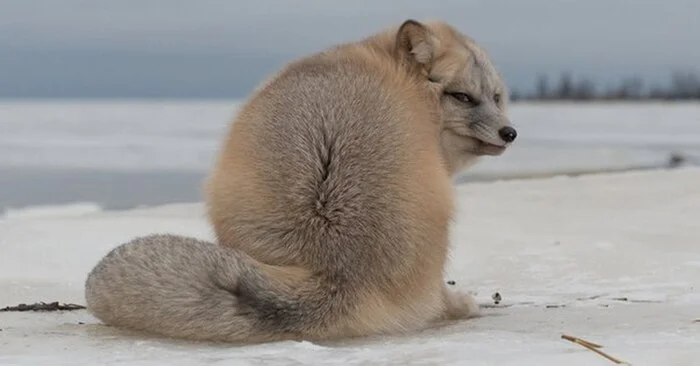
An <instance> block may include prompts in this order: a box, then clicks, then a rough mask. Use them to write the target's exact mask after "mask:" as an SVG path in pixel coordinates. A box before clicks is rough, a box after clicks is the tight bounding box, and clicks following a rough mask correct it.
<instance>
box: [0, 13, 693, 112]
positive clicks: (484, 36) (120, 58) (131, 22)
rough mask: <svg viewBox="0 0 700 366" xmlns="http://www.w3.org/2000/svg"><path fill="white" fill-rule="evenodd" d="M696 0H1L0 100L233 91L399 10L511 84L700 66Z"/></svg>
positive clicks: (658, 75) (651, 77)
mask: <svg viewBox="0 0 700 366" xmlns="http://www.w3.org/2000/svg"><path fill="white" fill-rule="evenodd" d="M698 14H700V1H697V0H663V1H662V0H657V1H649V0H635V1H632V0H629V1H621V0H579V1H565V0H511V1H503V0H501V1H497V0H490V1H488V0H462V1H458V0H441V1H438V0H435V1H427V0H425V1H413V0H383V1H379V0H377V1H369V0H352V1H333V0H255V1H235V0H229V1H224V0H218V1H217V0H196V1H195V0H190V1H182V0H119V1H113V0H112V1H106V0H82V1H79V0H0V98H198V99H207V98H244V97H245V96H246V95H247V94H248V93H249V92H250V91H251V90H252V89H253V88H254V87H255V86H256V85H257V84H258V83H260V82H261V81H263V80H264V79H265V78H266V77H267V76H268V75H269V74H270V73H273V72H275V71H276V70H277V69H279V68H280V67H281V66H283V65H284V64H285V63H286V62H289V61H291V60H294V59H296V58H299V57H302V56H304V55H307V54H309V53H313V52H316V51H320V50H322V49H323V48H325V47H328V46H331V45H333V44H336V43H341V42H347V41H352V40H359V39H362V38H364V37H366V36H368V35H370V34H372V33H374V32H377V31H380V30H383V29H385V28H387V27H389V26H391V25H394V24H399V23H400V22H402V21H403V20H405V19H408V18H414V19H418V20H421V19H442V20H445V21H447V22H450V23H451V24H452V25H454V26H455V27H457V28H458V29H459V30H461V31H462V32H464V33H465V34H467V35H469V36H471V37H472V38H474V39H475V40H476V41H477V42H478V43H479V44H481V45H482V46H483V47H484V48H485V49H486V50H487V52H488V53H489V54H490V56H491V58H492V59H493V61H494V62H495V64H496V66H497V68H498V69H499V70H500V71H501V72H502V74H503V75H504V77H505V79H506V82H507V83H508V85H509V86H510V87H511V88H512V89H515V90H521V91H527V90H529V89H531V88H533V87H534V83H535V80H536V77H537V75H538V74H539V73H545V74H548V75H550V76H551V79H552V80H556V77H557V76H558V75H559V73H560V72H562V71H571V72H572V73H573V75H574V76H575V78H576V77H577V76H581V77H584V76H585V77H587V78H590V79H592V81H594V82H595V83H596V84H599V85H600V86H601V87H604V86H606V85H614V84H615V83H617V81H618V80H619V79H620V78H622V77H627V76H633V75H639V76H641V77H642V78H643V79H644V80H645V81H647V82H649V84H660V85H664V84H665V83H666V82H667V78H668V75H669V72H670V71H671V70H672V69H683V70H694V71H698V72H700V47H699V46H698V45H700V21H698V20H697V16H698Z"/></svg>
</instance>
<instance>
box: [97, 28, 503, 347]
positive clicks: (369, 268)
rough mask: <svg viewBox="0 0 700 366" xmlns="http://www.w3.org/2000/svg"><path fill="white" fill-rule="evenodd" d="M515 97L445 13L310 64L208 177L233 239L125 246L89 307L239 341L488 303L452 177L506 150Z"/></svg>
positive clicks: (121, 318) (224, 235)
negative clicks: (460, 274) (454, 227)
mask: <svg viewBox="0 0 700 366" xmlns="http://www.w3.org/2000/svg"><path fill="white" fill-rule="evenodd" d="M456 92H459V93H463V95H468V96H469V98H467V99H460V98H457V97H455V94H454V93H456ZM499 96H500V97H499ZM506 100H507V91H506V89H505V86H504V85H503V82H502V80H501V78H500V76H499V75H498V73H497V72H496V71H495V69H494V67H493V66H492V65H491V63H490V61H489V59H488V58H487V57H486V55H485V53H484V52H483V51H482V50H481V49H480V48H478V46H476V44H475V43H474V42H473V41H471V40H469V39H468V38H467V37H465V36H463V35H461V34H460V33H459V32H457V31H456V30H455V29H453V28H452V27H450V26H448V25H446V24H443V23H440V22H430V23H419V22H417V21H413V20H409V21H406V22H404V23H403V24H402V25H400V26H399V27H397V28H393V29H390V30H387V31H385V32H382V33H380V34H377V35H374V36H372V37H370V38H367V39H365V40H362V41H359V42H356V43H351V44H345V45H340V46H337V47H334V48H332V49H328V50H326V51H324V52H321V53H318V54H315V55H311V56H309V57H306V58H303V59H301V60H298V61H295V62H292V63H290V64H289V65H288V66H287V67H285V68H284V69H283V70H281V71H280V72H279V73H278V74H277V75H275V76H274V77H272V78H271V79H269V80H267V81H266V82H265V83H264V84H263V85H261V86H260V87H259V88H258V89H257V90H256V91H255V92H254V94H253V95H252V96H251V98H250V99H249V100H248V101H247V103H245V105H244V106H243V107H242V109H241V111H240V112H239V115H238V116H237V118H236V120H235V121H234V123H233V124H232V126H231V129H230V131H229V134H228V136H227V138H226V139H225V141H224V144H223V147H222V149H221V151H220V154H219V158H218V160H217V163H216V166H215V167H214V169H213V171H212V174H211V176H210V177H209V179H208V181H207V186H206V201H207V205H208V216H209V219H210V221H211V223H212V225H213V227H214V230H215V233H216V236H217V241H218V244H219V245H218V246H216V245H212V244H208V243H203V242H199V241H195V240H193V239H188V238H183V237H174V236H151V237H147V238H141V239H138V240H136V241H134V242H131V243H127V244H125V245H122V246H120V247H118V248H117V249H115V250H114V251H113V252H112V253H111V254H109V255H107V256H106V257H105V258H104V259H103V260H102V261H101V262H100V263H99V264H98V265H97V267H96V268H95V269H94V270H93V271H92V272H91V274H90V275H89V277H88V281H87V287H86V294H87V298H88V307H89V309H90V310H91V311H92V313H93V314H95V315H96V316H97V317H98V318H100V319H101V320H102V321H104V322H105V323H107V324H112V325H115V326H120V327H124V328H131V329H141V330H145V331H151V332H155V333H159V334H163V335H168V336H173V337H179V338H188V339H209V340H224V341H266V340H280V339H330V338H338V337H351V336H364V335H371V334H380V333H396V332H404V331H412V330H417V329H421V328H424V327H426V326H429V325H430V324H432V323H434V322H437V321H441V320H447V319H459V318H467V317H469V316H471V315H474V313H475V308H476V306H475V304H474V303H473V301H472V300H471V298H470V297H469V296H466V295H460V294H452V293H450V292H449V291H448V290H447V289H446V286H445V283H444V280H443V271H444V268H445V264H446V261H447V254H448V244H449V240H448V237H449V227H450V223H451V220H452V217H453V205H454V198H453V192H452V185H451V179H452V176H453V175H454V174H455V173H457V172H458V171H460V170H461V169H463V168H464V167H466V166H468V165H469V164H472V163H473V162H474V161H475V160H476V159H477V158H478V157H480V156H483V155H499V154H500V153H502V152H503V151H504V150H505V149H506V147H507V145H508V144H507V142H506V141H503V140H500V139H499V133H498V131H499V130H500V129H501V128H503V127H504V126H508V125H509V121H508V119H507V117H506V111H505V107H506Z"/></svg>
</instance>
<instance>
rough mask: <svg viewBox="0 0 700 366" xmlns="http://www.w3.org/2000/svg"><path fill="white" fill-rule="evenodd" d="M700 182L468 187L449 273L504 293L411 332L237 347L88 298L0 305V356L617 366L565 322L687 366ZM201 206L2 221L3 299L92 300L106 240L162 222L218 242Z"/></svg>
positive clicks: (697, 330)
mask: <svg viewBox="0 0 700 366" xmlns="http://www.w3.org/2000/svg"><path fill="white" fill-rule="evenodd" d="M698 182H700V169H683V170H676V171H671V172H663V171H657V172H644V173H625V174H615V175H597V176H587V177H580V178H568V179H545V180H530V181H511V182H499V183H488V184H487V183H479V184H470V185H466V186H462V187H459V188H458V189H457V194H458V203H459V212H458V216H457V218H456V222H455V226H454V229H453V231H452V241H453V245H454V247H453V250H452V255H451V262H450V266H449V268H448V271H447V278H446V279H451V280H454V281H456V285H455V286H452V288H454V289H458V290H462V291H475V292H476V293H477V295H476V298H477V300H478V301H479V302H480V303H482V304H491V303H492V300H491V295H492V294H493V293H494V292H495V291H498V292H500V294H501V295H502V297H503V301H502V302H501V304H500V307H496V308H485V309H483V316H482V317H480V318H477V319H472V320H468V321H464V322H458V323H455V324H452V325H449V326H445V327H440V328H434V329H428V330H425V331H421V332H415V333H412V334H406V335H403V336H399V335H396V336H384V337H370V338H364V339H355V340H347V341H343V342H314V343H310V342H279V343H271V344H262V345H252V346H235V345H221V344H207V343H193V342H192V343H190V342H184V341H174V340H167V339H159V338H153V337H149V336H146V335H141V334H132V333H130V332H122V331H118V330H116V329H113V328H109V327H105V326H103V325H101V324H100V323H99V322H98V321H97V320H96V319H95V318H93V317H92V316H90V315H89V314H88V313H87V312H85V311H76V312H65V313H0V328H2V331H0V365H37V366H42V365H71V366H81V365H94V364H101V365H118V364H129V365H193V364H208V365H233V364H235V365H261V364H265V365H293V364H337V365H360V364H362V365H365V364H369V365H372V364H377V365H387V364H396V365H403V364H418V365H434V364H440V365H466V364H468V365H574V366H576V365H586V366H588V365H607V364H610V363H609V361H607V360H605V359H603V358H601V357H600V356H598V355H596V354H594V353H592V352H590V351H588V350H585V349H583V348H582V347H580V346H577V345H575V344H571V343H569V342H566V341H564V340H562V339H560V336H561V334H562V333H566V334H570V335H574V336H578V337H581V338H584V339H587V340H589V341H592V342H596V343H600V344H603V345H604V347H605V348H604V351H606V352H608V353H610V354H612V355H614V356H616V357H618V358H620V359H622V360H624V361H628V362H630V363H631V364H633V365H671V366H673V365H694V364H697V360H698V359H700V323H693V319H696V318H699V317H700V270H698V267H697V266H696V265H695V263H698V262H700V247H699V246H698V238H700V225H698V221H697V220H698V217H700V184H698ZM203 213H204V210H203V206H202V205H201V204H183V205H169V206H163V207H155V208H143V209H138V210H130V211H120V212H109V211H107V212H83V213H82V214H80V215H26V212H25V214H23V215H20V217H21V219H10V220H8V219H6V220H4V221H0V307H2V306H6V305H16V304H17V303H21V302H24V303H31V302H36V301H61V302H76V303H84V298H83V281H84V280H85V276H86V275H87V273H88V271H89V270H90V269H91V268H92V266H93V265H95V264H96V262H97V261H98V260H99V258H100V257H101V256H102V255H104V254H105V253H106V252H107V251H108V250H110V249H111V248H113V247H114V246H116V245H118V244H120V243H122V242H124V241H127V240H130V239H132V238H133V237H134V236H137V235H145V234H149V233H153V232H172V233H179V234H183V235H191V236H195V237H199V238H203V239H212V238H213V235H212V232H211V229H210V227H209V225H208V224H207V223H206V221H205V216H204V214H203ZM15 217H17V216H15ZM601 243H603V244H601ZM611 243H614V245H612V244H611ZM81 323H84V324H81Z"/></svg>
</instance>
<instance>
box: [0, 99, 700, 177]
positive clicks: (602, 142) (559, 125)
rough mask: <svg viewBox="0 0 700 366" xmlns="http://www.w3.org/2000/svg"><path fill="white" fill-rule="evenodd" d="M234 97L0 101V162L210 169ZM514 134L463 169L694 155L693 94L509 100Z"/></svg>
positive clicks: (582, 168) (631, 164) (542, 169)
mask: <svg viewBox="0 0 700 366" xmlns="http://www.w3.org/2000/svg"><path fill="white" fill-rule="evenodd" d="M239 105H240V101H236V100H231V101H177V102H174V101H153V102H138V101H91V102H88V101H57V102H46V101H35V102H32V101H24V102H19V101H5V102H0V168H1V167H23V168H27V167H36V168H46V167H50V168H88V169H106V170H112V171H114V170H122V171H143V170H147V171H154V170H177V171H198V172H201V171H208V170H209V169H210V167H211V164H212V163H213V157H214V155H215V153H216V151H217V148H218V147H219V145H220V143H221V140H222V139H223V134H224V133H225V131H226V129H227V128H228V123H229V121H230V120H231V119H232V118H233V117H234V116H235V114H236V113H237V111H238V107H239ZM509 114H510V116H511V119H512V121H513V123H514V124H515V126H516V127H517V129H518V131H519V133H518V140H517V143H516V144H515V145H514V146H513V148H512V149H511V150H509V151H508V152H507V153H506V154H504V155H503V156H501V157H498V158H487V159H484V161H483V162H482V163H480V164H479V165H477V166H476V167H474V169H473V170H470V171H469V173H468V174H467V175H473V176H476V177H481V176H485V177H494V176H499V177H500V176H504V177H513V176H514V177H520V176H537V175H551V174H552V173H570V172H573V173H578V172H589V171H598V170H619V169H626V168H639V167H643V168H646V167H650V166H651V167H657V166H663V165H666V164H667V162H668V159H669V155H670V154H671V153H673V152H680V153H684V154H685V155H687V156H688V159H692V160H693V161H694V162H696V163H697V162H700V147H698V146H700V105H699V104H697V103H692V102H691V103H680V102H679V103H645V104H640V103H633V102H630V103H590V104H569V103H556V104H553V103H539V104H538V103H525V104H521V103H515V104H513V105H512V106H511V107H510V113H509Z"/></svg>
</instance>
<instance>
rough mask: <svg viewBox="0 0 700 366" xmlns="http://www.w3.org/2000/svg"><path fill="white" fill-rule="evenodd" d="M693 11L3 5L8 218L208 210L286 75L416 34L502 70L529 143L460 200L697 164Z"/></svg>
mask: <svg viewBox="0 0 700 366" xmlns="http://www.w3.org/2000/svg"><path fill="white" fill-rule="evenodd" d="M698 14H700V1H697V0H666V1H648V0H647V1H643V0H637V1H618V0H587V1H564V0H559V1H554V0H550V1H544V0H529V1H515V0H513V1H485V0H484V1H475V0H471V1H447V0H443V1H408V0H403V1H400V0H391V1H389V0H384V1H373V2H371V1H366V0H355V1H349V2H335V1H320V0H316V1H314V0H295V1H289V0H288V1H282V0H278V1H272V0H258V1H212V0H199V1H179V0H169V1H165V0H140V1H135V0H120V1H95V0H93V1H87V0H85V1H78V0H62V1H58V0H56V1H50V0H0V212H2V211H3V210H7V209H11V208H19V207H25V206H35V205H55V204H66V203H75V202H94V203H96V204H98V205H100V206H102V207H104V208H109V209H124V208H130V207H135V206H140V205H155V204H164V203H175V202H193V201H201V197H202V196H201V184H202V179H203V178H204V177H205V175H206V174H207V172H208V170H209V169H210V167H211V164H212V163H213V158H214V156H215V154H216V151H217V148H218V147H219V144H220V142H221V139H222V137H223V133H224V132H225V129H226V128H227V127H228V123H229V121H230V120H231V118H232V117H233V116H234V115H235V112H236V110H237V106H238V104H239V103H240V101H241V100H243V99H245V98H246V97H247V95H248V94H249V93H250V92H251V90H252V89H253V88H254V87H255V86H256V85H257V84H258V83H259V82H261V81H262V80H263V79H265V78H266V77H267V76H268V75H269V74H270V73H272V72H275V71H276V70H277V69H278V68H280V67H281V66H282V65H284V64H285V63H287V62H289V61H291V60H293V59H295V58H298V57H301V56H304V55H306V54H308V53H311V52H315V51H319V50H321V49H323V48H325V47H327V46H331V45H333V44H336V43H340V42H347V41H352V40H358V39H361V38H364V37H366V36H368V35H369V34H371V33H374V32H376V31H380V30H382V29H384V28H387V27H388V26H391V25H393V24H397V23H400V22H402V21H403V20H405V19H406V18H416V19H435V18H439V19H443V20H446V21H448V22H450V23H452V24H453V25H454V26H456V27H457V28H459V29H460V30H461V31H463V32H464V33H466V34H468V35H470V36H471V37H472V38H474V39H475V40H476V41H477V42H478V43H480V44H481V45H482V46H483V47H485V48H486V50H487V51H488V52H489V54H490V55H491V57H492V59H493V60H494V62H495V63H496V65H497V67H498V68H499V70H500V71H501V72H502V73H503V75H504V77H505V79H506V81H507V83H508V85H509V87H510V88H511V90H512V99H513V104H512V107H511V118H512V120H513V122H514V124H515V125H516V127H517V128H518V132H519V137H518V140H517V142H516V144H515V145H514V146H513V148H512V149H511V150H509V151H508V152H506V153H505V154H504V155H503V156H501V157H497V158H486V159H485V160H483V161H482V162H481V163H480V164H479V165H478V166H477V167H475V168H474V169H473V170H470V171H468V172H466V173H465V174H464V175H463V176H461V177H459V179H458V181H459V182H460V183H463V182H468V181H476V180H479V181H483V180H497V179H513V178H531V177H542V176H551V175H559V174H569V175H575V174H584V173H596V172H606V171H619V170H629V169H658V168H664V169H665V168H668V167H675V166H682V165H695V164H698V163H700V103H698V101H700V47H698V45H700V22H698Z"/></svg>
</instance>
